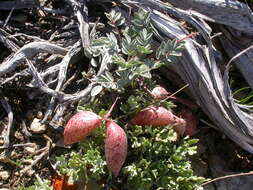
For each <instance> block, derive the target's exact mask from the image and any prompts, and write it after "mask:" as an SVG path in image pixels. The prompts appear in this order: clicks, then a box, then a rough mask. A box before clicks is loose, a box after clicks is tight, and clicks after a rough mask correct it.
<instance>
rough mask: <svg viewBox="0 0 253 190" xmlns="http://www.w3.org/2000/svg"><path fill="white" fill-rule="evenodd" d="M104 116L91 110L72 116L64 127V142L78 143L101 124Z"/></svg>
mask: <svg viewBox="0 0 253 190" xmlns="http://www.w3.org/2000/svg"><path fill="white" fill-rule="evenodd" d="M101 122H102V118H101V117H100V116H98V115H97V114H95V113H93V112H90V111H81V112H78V113H76V114H75V115H74V116H72V117H71V118H70V119H69V121H68V123H67V125H66V127H65V129H64V144H72V143H76V142H78V141H80V140H82V139H83V138H85V137H87V136H88V135H90V134H91V132H92V131H93V130H94V129H95V128H96V127H97V126H99V125H100V124H101Z"/></svg>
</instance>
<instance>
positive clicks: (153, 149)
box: [123, 126, 205, 190]
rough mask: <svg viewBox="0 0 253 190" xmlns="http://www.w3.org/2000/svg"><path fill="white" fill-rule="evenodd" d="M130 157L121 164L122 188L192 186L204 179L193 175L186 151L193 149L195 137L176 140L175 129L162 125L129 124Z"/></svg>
mask: <svg viewBox="0 0 253 190" xmlns="http://www.w3.org/2000/svg"><path fill="white" fill-rule="evenodd" d="M128 134H129V139H130V143H131V150H130V151H129V155H128V157H129V160H130V161H129V160H128V162H129V163H128V164H129V165H127V166H125V167H124V168H123V174H124V175H125V176H127V180H126V182H125V185H124V189H137V190H141V189H170V190H193V189H195V188H197V187H199V185H200V184H201V183H202V182H204V181H205V179H204V178H202V177H197V176H194V175H193V171H192V169H191V163H190V162H189V161H188V157H189V155H193V154H195V153H196V146H195V144H196V143H197V141H198V140H197V139H188V138H185V139H183V140H182V141H181V142H180V143H178V144H177V143H175V142H174V141H175V139H176V133H175V132H174V131H173V129H172V128H171V127H170V126H167V127H163V128H155V127H140V126H132V127H131V128H130V130H129V131H128Z"/></svg>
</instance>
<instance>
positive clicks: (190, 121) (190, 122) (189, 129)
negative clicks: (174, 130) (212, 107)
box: [178, 109, 198, 137]
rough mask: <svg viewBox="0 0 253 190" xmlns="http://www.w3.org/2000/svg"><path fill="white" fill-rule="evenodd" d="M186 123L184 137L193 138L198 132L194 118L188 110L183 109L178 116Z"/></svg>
mask: <svg viewBox="0 0 253 190" xmlns="http://www.w3.org/2000/svg"><path fill="white" fill-rule="evenodd" d="M178 115H179V116H180V117H182V118H183V119H184V120H185V121H186V126H185V132H184V135H186V136H187V135H188V136H190V137H191V136H193V135H195V134H196V133H197V132H198V129H197V123H198V122H197V119H196V116H195V115H194V114H193V113H192V111H190V110H189V109H184V110H183V111H181V112H180V113H179V114H178Z"/></svg>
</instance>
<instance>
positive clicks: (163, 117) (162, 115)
mask: <svg viewBox="0 0 253 190" xmlns="http://www.w3.org/2000/svg"><path fill="white" fill-rule="evenodd" d="M130 123H131V124H134V125H140V126H145V125H150V126H166V125H174V126H182V127H183V126H185V121H184V120H183V119H181V118H179V117H177V116H175V115H174V114H173V113H172V112H171V111H169V110H167V109H165V108H163V107H160V106H149V107H147V108H144V109H143V110H141V111H140V112H139V113H137V115H136V116H135V117H134V118H133V119H132V120H131V121H130Z"/></svg>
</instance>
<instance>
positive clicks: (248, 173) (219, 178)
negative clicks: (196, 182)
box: [201, 171, 253, 186]
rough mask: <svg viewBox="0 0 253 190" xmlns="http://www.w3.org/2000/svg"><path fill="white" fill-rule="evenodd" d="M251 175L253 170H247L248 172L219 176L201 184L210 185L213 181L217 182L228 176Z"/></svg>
mask: <svg viewBox="0 0 253 190" xmlns="http://www.w3.org/2000/svg"><path fill="white" fill-rule="evenodd" d="M249 175H253V171H250V172H247V173H239V174H231V175H226V176H221V177H217V178H214V179H211V180H210V181H207V182H205V183H202V185H201V186H205V185H208V184H210V183H213V182H216V181H219V180H223V179H227V178H232V177H238V176H249Z"/></svg>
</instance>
